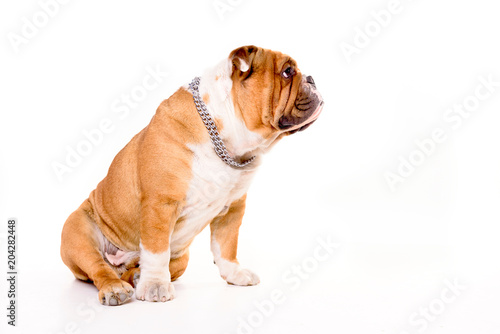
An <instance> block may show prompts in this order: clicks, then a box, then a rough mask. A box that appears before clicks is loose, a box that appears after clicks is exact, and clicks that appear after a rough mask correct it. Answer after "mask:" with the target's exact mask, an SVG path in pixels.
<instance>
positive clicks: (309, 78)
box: [306, 75, 316, 87]
mask: <svg viewBox="0 0 500 334" xmlns="http://www.w3.org/2000/svg"><path fill="white" fill-rule="evenodd" d="M306 82H307V83H310V84H311V85H313V86H315V87H316V84H315V83H314V79H313V77H312V76H310V75H308V76H307V77H306Z"/></svg>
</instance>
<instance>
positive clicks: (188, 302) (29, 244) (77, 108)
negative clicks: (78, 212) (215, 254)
mask: <svg viewBox="0 0 500 334" xmlns="http://www.w3.org/2000/svg"><path fill="white" fill-rule="evenodd" d="M45 1H47V0H45ZM42 2H44V1H43V0H42ZM221 2H223V3H226V0H222V1H221ZM229 3H232V4H233V5H230V6H232V7H231V10H228V11H227V12H225V13H223V15H222V17H221V16H219V15H218V13H217V11H216V9H215V8H214V2H213V1H212V0H206V1H170V2H167V1H142V2H139V1H124V0H121V1H117V0H115V1H93V0H90V1H69V2H68V3H67V4H64V5H60V6H59V9H58V11H57V13H56V14H55V15H54V16H53V17H51V18H50V19H49V20H48V23H47V24H46V25H45V26H44V27H41V28H40V29H39V31H38V33H36V35H35V36H33V37H31V38H28V39H27V43H26V44H22V45H20V46H19V48H18V52H16V50H15V48H14V47H13V46H12V44H11V43H10V42H9V38H8V36H12V34H19V35H20V34H21V31H22V28H23V25H25V21H23V17H24V18H26V19H27V20H29V21H31V22H33V15H36V13H39V12H40V11H41V7H40V4H39V2H37V1H33V0H27V1H17V2H8V3H7V2H3V3H2V5H1V7H0V22H1V30H2V31H1V36H2V39H1V42H0V47H1V57H2V58H1V59H2V61H1V62H0V73H1V79H0V85H1V87H0V88H1V98H0V110H1V119H0V156H1V164H0V219H1V221H2V224H1V229H0V232H1V234H0V235H1V237H2V238H1V239H0V241H1V252H0V255H1V256H0V258H1V260H0V264H1V265H0V268H1V270H2V272H3V273H5V272H6V271H7V269H6V262H7V259H6V258H7V254H6V234H5V232H6V225H7V219H8V218H9V217H16V218H17V219H18V221H19V223H18V249H19V253H18V265H19V266H18V270H19V278H18V286H17V290H18V291H17V292H18V300H17V303H18V310H17V312H18V313H17V317H18V318H17V324H18V326H17V327H16V328H12V327H11V326H7V325H6V322H7V318H6V316H5V314H6V312H7V311H6V310H5V308H6V305H7V298H6V295H7V285H6V280H5V279H3V278H2V279H1V280H0V282H1V284H0V305H1V307H0V309H1V310H2V311H1V312H0V313H1V314H0V319H2V320H1V325H0V328H2V330H1V331H2V333H5V331H4V330H5V329H7V330H8V331H7V332H8V333H16V332H18V333H34V332H36V333H101V332H110V331H113V332H116V333H146V332H153V333H154V332H160V330H161V331H162V332H169V333H237V332H238V331H239V332H241V333H250V332H255V333H362V334H365V333H391V334H392V333H395V334H401V333H405V332H406V333H410V334H413V333H453V334H458V333H460V334H461V333H494V332H498V331H499V330H500V320H499V319H500V318H499V316H498V314H499V311H500V307H499V306H498V298H499V297H500V285H499V282H500V270H499V258H498V257H499V255H500V243H499V242H498V238H499V232H500V229H499V218H500V214H499V210H498V208H499V205H498V203H499V200H500V155H499V154H498V152H499V150H498V144H499V143H500V131H498V125H499V121H500V116H499V113H498V111H499V107H500V97H499V95H500V87H496V90H495V91H494V92H493V93H492V94H491V96H489V97H488V98H487V99H485V100H483V101H480V103H479V106H478V107H477V109H476V110H475V111H473V112H472V113H471V114H470V117H468V118H467V119H464V120H463V122H462V124H460V126H459V127H457V128H456V129H454V128H452V127H451V125H452V124H453V123H447V122H445V121H444V119H443V115H444V114H445V113H446V110H447V109H448V108H452V107H453V105H454V104H461V103H462V102H463V101H464V99H467V98H469V97H471V96H473V95H474V92H475V89H476V87H478V86H479V85H480V80H479V77H480V76H482V77H484V78H487V77H488V76H491V77H492V78H493V80H495V81H500V71H499V69H498V66H499V59H500V44H499V39H498V31H500V21H499V20H498V10H499V9H498V8H496V7H495V5H494V2H493V1H487V0H476V1H451V0H449V1H430V0H419V1H409V0H401V2H400V5H399V8H400V10H399V13H397V14H394V15H392V17H391V20H390V22H389V23H388V24H387V26H386V27H382V28H380V31H379V32H377V31H376V30H373V31H372V35H373V37H370V42H369V43H368V45H367V46H365V47H361V48H359V50H358V53H357V54H353V55H352V57H351V59H350V60H351V61H350V62H348V60H347V58H346V57H345V55H344V54H343V53H342V51H341V45H342V43H343V42H344V43H349V44H351V45H354V40H355V38H356V36H357V34H358V33H357V31H359V30H358V29H361V30H363V29H365V27H366V26H367V25H368V26H369V27H371V28H372V29H376V28H377V26H376V25H373V22H376V21H374V20H375V19H374V17H373V16H372V14H370V13H371V12H372V11H375V12H380V11H381V10H384V9H386V8H387V7H388V6H389V1H388V0H385V1H383V0H380V1H337V2H331V3H330V2H326V1H322V2H321V1H313V0H308V1H272V2H271V1H265V0H244V1H236V0H233V1H232V2H229ZM379 27H380V25H379ZM9 33H11V35H9ZM358 39H359V36H358ZM358 42H359V41H358ZM246 44H255V45H258V46H262V47H266V48H270V49H274V50H279V51H282V52H285V53H287V54H289V55H291V56H292V57H294V58H295V59H296V60H297V62H298V64H299V67H300V68H301V70H302V72H305V73H307V74H311V75H313V76H314V79H315V81H316V83H317V86H318V88H319V90H320V92H321V93H322V95H323V97H324V99H325V109H324V111H323V114H322V115H321V117H320V119H319V120H318V121H317V122H316V123H315V124H314V125H313V126H311V127H310V128H309V129H308V130H307V131H305V132H303V133H298V134H295V135H293V136H292V137H289V138H286V139H285V140H283V141H282V142H280V143H279V145H277V146H276V147H275V148H274V150H273V151H272V152H271V153H270V154H268V155H267V156H266V160H265V162H264V164H263V166H262V168H261V170H260V171H259V174H258V175H257V177H256V179H255V182H254V183H253V184H252V187H251V190H250V192H249V199H248V210H247V214H246V216H245V219H244V224H243V227H242V229H241V238H240V248H239V259H240V262H241V263H242V264H243V265H245V266H247V267H249V268H251V269H253V270H254V271H255V272H257V273H258V274H259V275H260V278H261V281H262V283H261V284H260V285H259V286H256V287H248V288H241V287H231V286H228V285H226V284H225V282H224V281H223V280H222V279H221V278H220V277H219V276H218V272H217V269H216V267H215V266H214V265H213V264H212V263H211V260H212V256H211V254H210V251H209V241H208V234H207V233H206V232H207V231H204V232H203V233H202V234H200V235H199V236H198V238H197V239H196V241H195V243H194V244H193V245H192V247H191V260H190V264H189V266H188V270H187V271H186V273H185V274H184V276H183V277H182V278H181V279H180V280H179V281H178V282H176V283H175V287H176V289H177V298H176V299H175V300H174V301H171V302H168V303H164V304H163V303H145V302H139V301H136V300H135V299H134V300H133V301H132V302H131V303H128V304H126V305H124V306H121V307H115V308H113V307H101V306H100V305H99V304H98V302H97V298H96V296H97V290H96V289H95V288H94V287H93V286H92V285H90V284H85V283H81V282H77V281H76V280H75V279H74V278H73V276H72V274H71V273H70V271H69V270H68V269H67V268H66V267H65V266H64V265H63V263H62V261H61V260H60V257H59V245H60V232H61V229H62V226H63V224H64V221H65V220H66V218H67V217H68V216H69V214H70V213H71V212H72V211H74V210H75V209H76V208H77V207H78V206H79V205H80V203H81V202H82V201H83V200H84V199H85V198H86V197H87V196H88V194H89V193H90V191H91V190H92V189H94V187H95V186H96V185H97V183H98V182H99V181H100V180H101V179H102V178H103V177H104V176H105V175H106V172H107V168H108V166H109V164H110V162H111V160H112V159H113V157H114V156H115V154H116V153H117V152H118V151H119V150H120V149H121V148H122V147H123V146H124V145H125V144H126V143H127V142H128V141H129V140H130V138H131V137H132V136H133V135H134V134H135V133H137V132H138V131H140V130H141V129H142V128H143V127H144V126H146V125H147V123H148V122H149V120H150V119H151V117H152V115H153V114H154V112H155V109H156V107H157V106H158V105H159V103H160V102H161V101H162V100H163V99H165V98H167V97H168V96H169V95H170V94H172V93H173V92H174V91H175V90H176V89H177V88H178V87H179V86H181V85H183V84H185V83H187V82H189V81H190V80H191V79H192V77H194V76H195V75H199V74H200V73H202V71H203V70H204V69H205V68H207V67H210V66H213V65H215V64H216V63H217V62H218V61H220V60H221V59H224V58H225V57H227V55H228V54H229V52H230V51H231V50H233V49H234V48H236V47H238V46H241V45H246ZM148 67H150V68H156V67H158V68H160V69H161V70H162V71H165V72H168V73H169V74H168V75H167V76H166V77H165V78H164V80H163V82H162V83H161V85H159V86H158V88H156V89H154V90H152V91H151V92H149V93H148V95H147V97H146V98H145V99H144V100H143V101H141V102H140V103H139V104H138V106H137V107H136V108H133V109H131V110H130V113H129V115H128V116H127V117H125V118H123V119H120V118H119V117H118V114H116V113H114V112H113V109H112V105H113V103H114V102H115V101H116V100H117V99H120V96H121V94H130V92H131V90H132V89H134V87H136V86H137V85H140V84H141V82H142V80H143V78H144V77H145V76H146V75H147V71H146V68H148ZM483 91H484V90H483ZM107 118H109V119H111V120H112V121H113V124H114V127H113V131H111V132H110V133H108V134H106V135H105V136H104V138H103V140H102V142H101V143H99V144H98V145H95V146H94V147H93V149H92V152H91V153H90V154H89V155H87V156H86V157H84V158H83V159H82V162H81V163H80V164H79V165H78V166H77V167H75V168H73V170H72V171H71V172H68V173H66V174H64V176H63V178H62V181H60V180H58V178H57V176H56V174H55V173H54V170H53V168H52V164H53V163H54V162H61V163H64V160H65V158H66V155H67V147H71V148H75V147H76V146H77V145H78V143H80V142H81V141H83V140H85V136H84V135H83V131H90V130H91V129H95V128H97V127H98V126H99V123H100V122H101V121H102V120H103V119H107ZM436 128H439V129H442V130H444V131H445V133H446V138H447V139H446V140H445V141H444V142H443V143H440V144H437V145H436V147H435V148H434V149H433V150H432V152H431V153H430V154H428V155H427V156H425V158H424V159H423V161H422V162H423V163H422V164H421V165H420V166H417V167H416V168H415V170H414V172H413V173H412V174H411V175H409V176H408V177H407V178H405V179H404V182H401V183H399V184H397V185H396V187H395V190H394V191H392V190H391V188H390V187H389V185H388V183H387V182H386V179H385V177H384V175H385V173H387V172H388V171H390V172H394V173H395V172H396V171H397V169H398V166H399V163H400V160H399V157H403V158H405V159H408V158H409V157H410V155H411V154H418V153H414V152H415V151H416V150H417V149H418V147H417V145H416V144H415V140H424V139H426V138H430V137H431V134H432V132H433V130H434V129H436ZM318 238H323V239H324V240H326V239H327V238H331V239H332V240H335V241H337V242H339V243H340V246H339V247H338V249H337V250H336V251H335V252H334V253H333V254H332V255H331V256H330V257H329V258H328V259H327V260H325V261H323V262H320V263H318V265H317V268H314V267H307V268H308V269H309V270H310V271H311V273H309V274H308V277H307V278H302V279H300V280H299V282H300V286H299V287H298V288H297V289H293V288H295V287H296V286H295V285H294V284H291V283H290V282H289V281H287V280H286V279H285V280H284V279H283V276H285V277H290V270H291V268H292V266H294V265H299V266H300V265H302V264H303V263H306V264H308V265H312V264H314V261H313V260H312V259H313V258H311V256H312V255H313V253H314V250H315V249H316V247H318V245H319V243H318V241H317V240H318ZM304 261H305V262H304ZM311 261H312V262H311ZM1 277H4V274H2V275H1ZM447 281H448V282H451V283H453V282H457V283H458V284H459V285H461V286H462V287H463V289H462V290H460V292H459V294H458V296H454V298H452V299H453V301H449V299H446V301H448V302H446V303H445V302H443V299H442V293H445V296H448V297H451V296H453V295H452V294H451V292H450V291H448V290H446V289H447V285H446V282H447ZM274 289H277V290H279V291H281V292H282V293H283V294H284V301H283V302H282V303H281V304H279V305H274V306H273V307H272V308H271V307H269V306H268V309H267V310H265V311H259V308H258V307H257V306H256V304H255V303H257V304H259V303H260V304H262V303H263V304H265V305H269V300H270V295H271V291H273V290H274ZM446 293H448V294H447V295H446ZM266 301H267V302H266ZM426 309H428V311H427V312H430V313H429V315H428V318H427V320H425V319H426V318H424V317H423V316H422V315H420V312H425V310H426ZM411 319H413V322H412V320H411ZM243 321H245V322H246V323H251V324H252V323H253V324H254V325H255V326H253V327H251V328H249V327H247V328H244V325H242V323H243Z"/></svg>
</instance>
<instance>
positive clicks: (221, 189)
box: [170, 142, 255, 256]
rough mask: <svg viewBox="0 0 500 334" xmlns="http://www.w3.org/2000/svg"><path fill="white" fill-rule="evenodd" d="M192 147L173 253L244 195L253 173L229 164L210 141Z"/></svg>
mask: <svg viewBox="0 0 500 334" xmlns="http://www.w3.org/2000/svg"><path fill="white" fill-rule="evenodd" d="M192 149H193V152H194V158H193V162H192V175H193V176H192V179H191V182H190V184H189V190H188V193H187V199H186V205H185V207H184V209H183V211H182V213H181V215H180V223H179V224H178V225H177V226H176V228H175V229H174V232H173V234H172V236H171V238H170V247H171V252H172V255H174V254H176V253H179V252H182V251H183V250H184V249H185V248H186V247H187V246H188V245H189V244H190V243H191V241H192V239H193V238H194V237H195V236H196V235H197V234H198V233H200V232H201V230H203V229H204V228H205V227H206V226H207V225H208V224H209V223H210V222H211V221H212V219H213V218H215V217H216V216H217V215H219V214H221V213H224V211H225V210H226V209H227V208H228V207H229V206H230V205H231V203H233V202H234V201H236V200H238V199H240V198H241V197H242V196H243V195H245V194H246V192H247V191H248V188H249V186H250V182H251V180H252V177H253V175H254V173H255V169H251V170H247V169H237V168H233V167H230V166H228V165H227V164H226V163H224V162H223V161H222V160H221V159H220V158H219V157H218V156H217V155H216V154H215V152H214V149H213V146H212V143H211V142H206V143H204V144H201V145H197V146H195V147H192ZM178 255H179V256H180V255H182V253H179V254H178Z"/></svg>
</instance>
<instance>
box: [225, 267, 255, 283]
mask: <svg viewBox="0 0 500 334" xmlns="http://www.w3.org/2000/svg"><path fill="white" fill-rule="evenodd" d="M225 280H226V282H228V283H229V284H234V285H257V284H259V283H260V279H259V276H257V274H255V273H254V272H252V271H251V270H249V269H243V268H241V267H240V266H237V267H235V268H234V270H233V271H232V272H231V273H229V274H228V275H227V276H226V277H225Z"/></svg>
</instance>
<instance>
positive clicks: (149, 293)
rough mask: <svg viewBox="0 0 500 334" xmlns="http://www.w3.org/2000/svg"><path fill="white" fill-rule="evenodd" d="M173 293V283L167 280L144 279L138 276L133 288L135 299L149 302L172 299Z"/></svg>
mask: <svg viewBox="0 0 500 334" xmlns="http://www.w3.org/2000/svg"><path fill="white" fill-rule="evenodd" d="M174 295H175V289H174V285H173V284H172V282H170V281H168V280H158V279H152V280H151V279H150V280H144V279H142V278H140V279H139V283H138V284H137V288H136V289H135V296H136V298H137V299H139V300H147V301H149V302H166V301H168V300H172V299H174Z"/></svg>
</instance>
